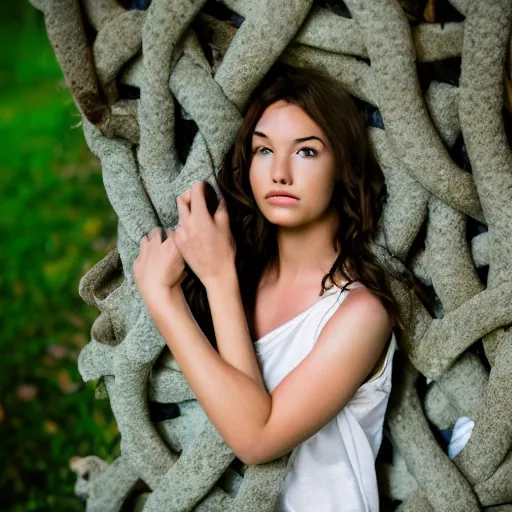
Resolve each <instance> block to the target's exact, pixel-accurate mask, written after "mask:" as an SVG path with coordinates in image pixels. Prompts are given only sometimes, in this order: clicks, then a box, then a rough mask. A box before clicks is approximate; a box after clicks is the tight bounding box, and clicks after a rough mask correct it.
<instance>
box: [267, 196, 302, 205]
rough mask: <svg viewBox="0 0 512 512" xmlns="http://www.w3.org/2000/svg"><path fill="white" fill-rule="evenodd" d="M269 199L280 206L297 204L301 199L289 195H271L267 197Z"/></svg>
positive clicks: (271, 202)
mask: <svg viewBox="0 0 512 512" xmlns="http://www.w3.org/2000/svg"><path fill="white" fill-rule="evenodd" d="M267 201H268V202H269V203H270V204H275V205H278V206H288V205H293V204H296V203H297V202H298V201H299V200H298V199H296V198H295V197H289V196H270V197H267Z"/></svg>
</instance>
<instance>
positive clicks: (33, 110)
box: [0, 0, 119, 512]
mask: <svg viewBox="0 0 512 512" xmlns="http://www.w3.org/2000/svg"><path fill="white" fill-rule="evenodd" d="M0 34H1V43H0V44H1V46H2V51H1V53H0V61H1V64H0V137H1V144H0V153H1V155H0V169H1V171H0V187H1V203H0V237H1V240H2V250H1V251H0V265H1V272H0V276H1V277H0V279H1V281H0V283H1V284H0V286H1V296H0V297H1V299H0V300H1V306H0V315H1V325H2V329H1V332H0V350H1V352H0V510H2V511H13V512H14V511H16V512H18V511H31V510H38V511H39V510H51V511H60V510H63V511H64V510H65V511H67V512H71V511H75V510H84V505H83V503H82V502H81V500H80V499H79V498H77V497H76V496H74V493H73V488H74V484H75V481H76V478H75V473H73V471H71V469H70V468H69V462H70V460H72V458H73V457H76V456H86V455H97V456H99V457H102V458H105V459H106V460H108V461H111V460H113V459H114V458H115V457H116V456H117V454H118V450H119V432H118V429H117V426H116V424H115V421H114V417H113V414H112V412H111V410H110V406H109V403H108V400H95V398H94V390H95V384H96V383H94V382H89V383H83V382H82V378H81V376H80V374H79V372H78V369H77V357H78V354H79V352H80V350H81V348H82V347H83V346H84V345H86V344H87V343H88V342H89V332H90V328H91V326H92V323H93V321H94V319H95V318H96V317H97V316H98V314H99V312H98V311H97V310H95V309H94V308H92V307H90V306H88V305H87V304H85V302H83V300H82V299H81V298H80V296H79V295H78V284H79V281H80V278H81V277H82V276H83V275H84V274H85V273H86V272H87V271H88V270H89V269H90V268H91V267H92V266H93V265H94V264H95V263H97V262H98V261H99V260H100V259H102V258H103V257H104V256H105V255H106V254H107V253H108V252H109V251H110V250H111V249H113V248H114V247H115V240H116V216H115V214H114V212H113V210H112V208H111V206H110V203H109V202H108V199H107V196H106V193H105V189H104V187H103V182H102V177H101V170H100V165H99V161H98V159H97V158H96V157H95V156H94V155H93V154H92V153H91V152H90V151H89V149H88V147H87V146H86V143H85V140H84V136H83V132H82V127H81V126H80V124H79V122H80V117H79V115H78V110H77V108H76V106H75V104H74V102H73V100H72V98H71V95H70V94H69V91H68V90H67V89H66V86H65V83H64V81H63V75H62V72H61V70H60V67H59V65H58V63H57V60H56V58H55V55H54V52H53V50H52V48H51V46H50V43H49V41H48V38H47V35H46V30H45V26H44V19H43V15H42V13H41V12H40V11H37V10H36V9H35V8H33V7H32V6H31V5H30V4H29V3H28V2H27V1H26V0H24V1H23V2H2V3H0Z"/></svg>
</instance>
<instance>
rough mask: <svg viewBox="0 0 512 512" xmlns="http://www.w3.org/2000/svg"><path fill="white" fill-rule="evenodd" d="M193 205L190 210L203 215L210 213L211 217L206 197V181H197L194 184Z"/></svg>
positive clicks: (192, 192) (192, 190)
mask: <svg viewBox="0 0 512 512" xmlns="http://www.w3.org/2000/svg"><path fill="white" fill-rule="evenodd" d="M191 199H192V200H191V205H190V212H191V213H193V214H194V213H196V214H199V215H200V216H201V217H204V216H206V215H208V217H210V212H209V211H208V207H207V206H206V197H205V182H204V181H196V182H195V183H194V184H193V185H192V189H191Z"/></svg>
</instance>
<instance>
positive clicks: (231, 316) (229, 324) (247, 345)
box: [206, 265, 266, 391]
mask: <svg viewBox="0 0 512 512" xmlns="http://www.w3.org/2000/svg"><path fill="white" fill-rule="evenodd" d="M206 292H207V295H208V302H209V303H210V310H211V313H212V319H213V326H214V329H215V337H216V339H217V347H218V350H219V354H220V355H221V357H222V359H224V361H226V362H228V363H229V364H230V365H231V366H233V367H235V368H237V369H238V370H240V371H241V372H243V373H245V375H247V376H248V377H250V378H251V379H252V380H253V381H254V382H255V383H256V384H257V385H258V386H260V387H261V389H263V390H265V391H266V387H265V383H264V381H263V377H262V375H261V370H260V367H259V365H258V360H257V358H256V354H255V352H254V346H253V344H252V340H251V335H250V333H249V328H248V326H247V320H246V316H245V311H244V307H243V304H242V298H241V296H240V285H239V281H238V276H237V274H236V268H235V266H234V265H233V267H232V269H231V271H230V272H227V273H226V275H224V276H223V277H222V279H220V278H217V279H216V280H214V281H212V282H210V283H208V285H206Z"/></svg>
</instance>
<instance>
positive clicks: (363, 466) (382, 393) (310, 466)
mask: <svg viewBox="0 0 512 512" xmlns="http://www.w3.org/2000/svg"><path fill="white" fill-rule="evenodd" d="M358 286H362V284H361V283H359V282H355V283H352V284H351V285H349V288H352V289H353V288H355V287H358ZM349 293H350V289H348V290H344V291H343V292H342V291H341V289H340V288H338V287H337V286H333V287H332V288H330V289H329V290H327V291H325V292H324V294H323V295H322V297H321V298H320V299H319V300H318V301H317V302H316V303H315V304H313V305H312V306H311V307H309V308H308V309H306V310H305V311H303V312H302V313H300V314H299V315H297V316H295V317H294V318H292V319H291V320H289V321H288V322H286V323H285V324H283V325H281V326H279V327H277V328H276V329H274V330H273V331H270V332H269V333H267V334H266V335H265V336H263V337H261V338H260V339H259V340H257V341H256V342H255V343H254V348H255V351H256V356H257V358H258V360H259V361H260V364H261V367H262V373H263V379H264V381H265V383H266V385H267V389H268V391H269V392H272V390H273V389H274V388H275V387H276V386H277V385H278V384H279V382H280V381H281V380H282V379H283V378H284V377H285V376H286V375H287V374H288V373H289V372H290V371H291V370H293V368H295V367H296V366H297V365H298V364H299V363H300V362H301V361H302V359H304V357H306V356H307V354H308V353H309V351H310V350H311V349H312V348H313V345H314V344H315V341H316V340H317V338H318V335H319V334H320V331H321V329H322V327H323V326H324V325H325V323H326V322H327V320H329V318H330V317H331V316H332V314H333V313H334V312H335V310H336V308H337V306H338V305H339V304H341V302H342V301H343V299H344V298H345V297H346V296H347V295H348V294H349ZM396 348H397V343H396V338H395V333H394V332H393V333H392V335H391V342H390V343H389V346H388V349H387V353H386V358H385V361H384V365H383V367H382V368H381V369H380V371H379V372H378V374H377V375H374V376H373V377H372V378H371V379H370V380H369V381H367V382H365V383H364V384H362V385H361V386H360V387H359V389H358V390H357V392H356V393H355V395H354V396H353V397H352V399H351V400H350V402H349V403H347V404H346V405H345V407H344V408H343V409H342V410H341V411H340V412H339V414H338V415H337V416H336V417H335V418H333V420H332V421H330V422H329V423H328V424H327V425H325V426H324V427H323V428H322V429H321V430H319V431H318V432H317V433H316V434H314V435H313V436H312V437H310V438H308V439H306V440H305V441H304V442H302V443H301V444H300V445H299V446H297V447H296V448H294V449H293V451H292V452H291V455H290V458H289V460H288V466H287V474H286V476H285V480H284V483H283V487H282V489H281V493H280V496H279V499H278V503H277V505H276V508H275V509H274V510H275V511H277V512H311V511H315V512H349V511H350V512H378V510H379V496H378V488H377V478H376V472H375V459H376V457H377V453H378V451H379V448H380V445H381V441H382V428H383V423H384V415H385V413H386V408H387V404H388V399H389V393H390V391H391V369H392V362H393V354H394V351H395V349H396ZM304 413H305V414H307V411H304Z"/></svg>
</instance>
